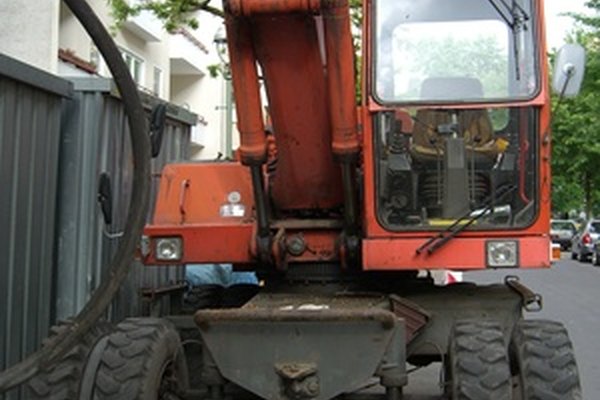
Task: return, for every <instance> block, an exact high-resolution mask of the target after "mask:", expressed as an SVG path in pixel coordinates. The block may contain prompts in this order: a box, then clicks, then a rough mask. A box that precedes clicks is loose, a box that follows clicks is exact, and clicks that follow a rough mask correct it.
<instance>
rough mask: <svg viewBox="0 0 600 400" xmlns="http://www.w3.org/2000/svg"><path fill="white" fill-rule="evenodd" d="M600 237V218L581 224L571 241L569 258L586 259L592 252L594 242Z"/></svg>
mask: <svg viewBox="0 0 600 400" xmlns="http://www.w3.org/2000/svg"><path fill="white" fill-rule="evenodd" d="M598 238H600V219H592V220H590V221H588V222H587V223H586V224H585V225H582V226H581V228H580V229H579V231H578V232H577V233H576V234H575V236H573V240H572V241H571V258H573V259H574V260H579V261H583V262H585V261H588V260H589V259H590V258H591V256H592V254H593V253H594V245H595V242H596V241H597V240H598Z"/></svg>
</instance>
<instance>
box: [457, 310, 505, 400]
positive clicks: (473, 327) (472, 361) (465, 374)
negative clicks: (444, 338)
mask: <svg viewBox="0 0 600 400" xmlns="http://www.w3.org/2000/svg"><path fill="white" fill-rule="evenodd" d="M446 374H447V375H448V376H447V378H446V379H447V386H446V388H447V390H446V394H447V395H448V397H449V398H450V399H453V400H510V399H511V392H512V388H511V386H512V382H511V375H510V364H509V358H508V352H507V349H506V345H505V339H504V333H503V331H502V326H501V325H500V324H499V323H497V322H495V321H474V320H473V321H472V320H462V321H457V322H456V323H455V324H454V327H453V328H452V331H451V334H450V343H449V346H448V360H447V368H446Z"/></svg>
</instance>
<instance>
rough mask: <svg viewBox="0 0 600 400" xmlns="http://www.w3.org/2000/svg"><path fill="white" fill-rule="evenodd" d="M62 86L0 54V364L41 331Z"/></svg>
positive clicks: (46, 310)
mask: <svg viewBox="0 0 600 400" xmlns="http://www.w3.org/2000/svg"><path fill="white" fill-rule="evenodd" d="M70 91H71V85H70V84H69V82H67V81H64V80H61V79H58V78H56V77H54V76H52V75H49V74H46V73H43V72H41V71H39V70H36V69H34V68H31V67H29V66H27V65H24V64H22V63H19V62H16V61H15V60H12V59H10V58H8V57H6V56H4V55H2V54H0V369H4V368H6V367H8V366H10V365H13V364H14V363H16V362H17V361H19V360H21V359H22V358H23V357H24V356H25V355H26V354H29V353H31V352H32V351H33V350H35V349H36V348H37V347H38V346H39V344H40V342H41V339H42V338H44V337H46V335H47V333H48V327H49V324H50V319H51V312H52V307H51V304H52V297H51V296H52V268H53V258H54V247H53V244H54V237H55V236H54V232H55V207H56V194H57V183H58V154H59V141H60V114H61V104H62V99H63V98H64V97H65V96H68V95H69V94H70ZM18 397H19V390H13V391H11V392H10V393H8V394H7V395H6V396H5V398H6V399H16V398H18ZM0 398H2V395H0Z"/></svg>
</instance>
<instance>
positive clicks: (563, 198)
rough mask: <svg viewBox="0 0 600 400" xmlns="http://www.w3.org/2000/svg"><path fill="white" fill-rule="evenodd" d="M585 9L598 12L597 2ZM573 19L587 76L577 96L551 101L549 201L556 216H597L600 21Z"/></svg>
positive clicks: (599, 2)
mask: <svg viewBox="0 0 600 400" xmlns="http://www.w3.org/2000/svg"><path fill="white" fill-rule="evenodd" d="M586 5H587V6H588V7H590V8H592V9H593V10H595V11H600V0H593V1H589V2H588V3H586ZM572 16H573V17H574V18H575V20H577V21H579V22H580V23H581V24H582V26H581V28H579V29H578V30H577V31H576V32H575V33H574V34H573V35H572V36H571V37H570V38H569V40H570V41H573V42H575V41H576V42H578V43H580V44H582V45H583V46H584V47H585V48H586V52H587V59H586V74H585V78H584V82H583V86H582V91H581V93H580V94H579V96H577V97H576V98H573V99H563V100H559V99H558V97H557V96H554V97H553V103H554V109H555V112H554V115H553V122H552V130H553V159H552V168H553V174H554V185H553V194H552V200H553V204H554V207H553V208H554V211H555V212H565V211H568V210H570V209H573V208H578V209H581V208H582V207H583V209H584V210H585V212H586V214H587V215H588V216H590V215H597V214H598V213H599V212H600V173H598V172H599V171H600V116H599V114H598V111H599V108H600V17H589V16H582V15H572ZM559 102H560V106H558V104H559ZM557 106H558V107H557Z"/></svg>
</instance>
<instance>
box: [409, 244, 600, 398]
mask: <svg viewBox="0 0 600 400" xmlns="http://www.w3.org/2000/svg"><path fill="white" fill-rule="evenodd" d="M515 272H517V273H515ZM506 275H518V276H519V277H520V278H521V282H522V283H524V284H525V285H527V286H528V287H530V288H531V289H532V290H534V291H535V292H538V293H540V294H542V296H543V299H544V308H543V310H542V311H541V312H538V313H527V314H526V316H525V318H528V319H540V318H541V319H553V320H556V321H560V322H562V323H563V324H564V325H565V326H566V327H567V329H568V331H569V335H570V337H571V341H572V342H573V346H574V348H575V354H576V357H577V363H578V366H579V373H580V376H581V383H582V387H583V398H584V399H586V400H597V399H600V295H598V293H599V289H600V267H594V266H592V265H591V264H590V263H580V262H578V261H572V260H570V257H569V254H567V253H563V259H562V260H561V261H559V262H557V263H555V265H554V266H553V268H552V269H550V270H533V271H506V270H504V271H483V272H477V273H468V274H465V275H464V280H465V281H472V282H477V283H497V282H502V281H503V279H504V276H506ZM439 370H440V365H439V364H435V365H432V366H429V367H427V368H423V369H421V370H419V371H416V372H414V373H412V374H410V375H409V385H408V386H407V387H406V388H405V391H404V393H405V396H404V399H405V400H438V399H442V398H443V397H442V396H441V389H440V388H439V385H438V382H439V372H440V371H439Z"/></svg>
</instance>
